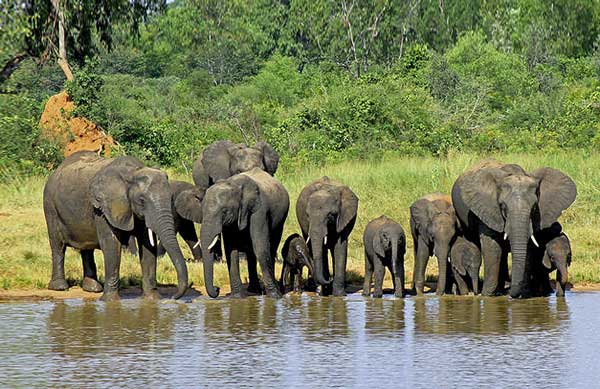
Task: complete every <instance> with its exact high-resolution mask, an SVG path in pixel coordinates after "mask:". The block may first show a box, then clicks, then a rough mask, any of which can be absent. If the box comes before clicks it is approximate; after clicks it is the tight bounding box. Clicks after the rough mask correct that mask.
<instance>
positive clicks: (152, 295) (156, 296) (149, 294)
mask: <svg viewBox="0 0 600 389" xmlns="http://www.w3.org/2000/svg"><path fill="white" fill-rule="evenodd" d="M144 298H145V299H146V300H154V301H156V300H160V298H161V296H160V293H158V290H156V289H151V290H148V291H144Z"/></svg>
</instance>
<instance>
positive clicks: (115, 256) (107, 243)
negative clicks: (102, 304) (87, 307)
mask: <svg viewBox="0 0 600 389" xmlns="http://www.w3.org/2000/svg"><path fill="white" fill-rule="evenodd" d="M95 222H96V231H97V232H98V240H99V241H100V249H101V250H102V254H103V255H104V293H103V294H102V297H101V299H102V300H103V301H110V300H118V299H119V271H120V267H121V239H119V238H120V237H119V236H117V235H116V234H118V232H116V231H114V230H113V229H112V227H111V226H110V225H109V224H108V222H107V221H106V219H105V218H104V216H95Z"/></svg>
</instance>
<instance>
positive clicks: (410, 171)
mask: <svg viewBox="0 0 600 389" xmlns="http://www.w3.org/2000/svg"><path fill="white" fill-rule="evenodd" d="M481 158H482V157H481V156H479V155H472V154H451V155H450V156H448V157H447V158H444V159H439V158H433V157H407V158H403V157H389V158H386V159H385V160H384V161H382V162H365V161H350V162H344V163H340V164H336V165H330V166H324V167H307V168H300V169H294V170H292V169H291V168H290V167H289V165H288V167H287V169H286V165H285V161H284V162H283V166H282V169H281V172H280V173H279V174H278V177H279V179H280V180H281V181H282V182H283V183H284V185H285V186H286V188H287V189H288V191H289V193H290V198H291V200H292V203H291V207H290V214H289V217H288V221H287V224H286V231H285V235H284V238H285V236H287V235H288V234H290V233H293V232H299V228H298V224H297V221H296V215H295V201H296V198H297V197H298V194H299V193H300V191H301V190H302V188H303V187H304V186H305V185H306V184H308V183H309V182H311V181H312V180H314V179H316V178H319V177H321V176H323V175H328V176H330V177H331V178H333V179H336V180H339V181H341V182H344V183H346V184H347V185H349V186H350V187H351V188H352V189H353V190H354V191H355V192H356V194H357V195H358V197H359V198H360V203H359V216H358V220H357V223H356V227H355V229H354V232H353V233H352V235H351V242H350V250H349V261H348V269H347V270H348V272H349V280H350V281H351V282H353V283H355V284H357V285H358V284H360V281H361V280H362V274H363V272H364V270H363V267H364V260H363V251H362V242H361V241H362V232H363V230H364V227H365V226H366V224H367V223H368V222H369V221H370V220H371V219H373V218H375V217H377V216H379V215H381V214H386V215H388V216H390V217H392V218H394V219H396V220H397V221H399V222H400V224H402V226H403V227H404V228H405V231H406V233H407V235H408V236H409V238H408V247H407V255H406V258H405V263H406V270H407V274H406V276H407V280H410V279H411V278H412V266H413V254H412V247H413V246H412V239H411V238H410V232H409V227H408V226H409V224H408V221H409V211H408V207H409V206H410V204H411V203H412V202H413V201H414V200H416V199H417V198H419V197H420V196H422V195H424V194H427V193H431V192H436V191H441V192H446V193H449V191H450V188H451V187H452V184H453V182H454V180H455V179H456V177H458V175H459V174H460V173H461V172H462V171H464V170H465V169H466V168H468V167H469V166H471V165H473V164H474V163H476V162H477V161H479V160H480V159H481ZM496 158H498V159H500V160H502V161H505V162H515V163H519V164H521V165H522V166H523V167H524V168H525V169H527V170H533V169H534V168H537V167H540V166H552V167H556V168H559V169H561V170H563V171H564V172H566V173H567V174H569V175H570V176H571V177H572V178H573V179H574V180H575V182H576V183H577V187H578V192H579V194H578V197H577V201H576V202H575V204H573V206H572V207H571V208H569V209H568V210H567V211H566V212H565V213H564V214H563V216H562V217H561V221H562V223H563V225H564V227H565V231H566V233H567V234H568V235H569V236H570V238H571V241H572V246H573V264H572V267H571V270H570V276H571V281H572V282H573V283H576V284H585V283H598V282H600V266H599V264H600V261H599V259H600V236H599V235H598V229H599V227H600V155H597V154H592V155H589V154H587V153H579V152H557V153H538V154H530V155H524V154H503V155H498V156H496ZM171 177H173V178H179V179H187V180H189V179H190V178H189V177H185V176H182V175H180V174H176V173H171ZM44 183H45V177H31V178H22V179H20V178H15V179H14V181H13V182H11V183H10V184H7V185H2V186H0V247H2V249H0V289H26V288H45V287H46V285H47V283H48V280H49V278H50V271H51V259H50V249H49V245H48V239H47V235H46V225H45V221H44V215H43V211H42V189H43V186H44ZM182 248H183V250H184V254H185V255H186V256H187V257H189V256H190V254H189V252H188V250H187V247H184V246H182ZM101 258H102V255H101V253H100V252H99V251H97V252H96V262H97V263H98V265H99V270H100V274H103V269H102V260H101ZM65 268H66V273H67V278H68V279H69V280H70V282H72V283H73V284H75V283H78V282H80V280H81V275H82V270H81V261H80V258H79V255H78V253H77V252H75V251H74V250H70V249H69V250H67V258H66V264H65ZM242 268H243V269H244V271H245V266H242ZM189 270H190V279H191V281H193V283H194V285H196V286H201V285H204V281H203V277H202V265H201V264H189ZM436 272H437V269H436V267H435V261H430V265H429V268H428V274H430V275H431V276H433V275H434V274H436ZM277 276H278V277H279V266H278V270H277ZM121 277H122V285H124V286H128V285H132V284H139V282H140V266H139V262H138V261H137V258H136V257H133V256H130V255H127V254H125V256H124V260H123V263H122V266H121ZM158 277H159V282H161V283H175V280H176V277H175V271H174V269H173V267H172V265H171V263H170V261H168V260H165V259H161V260H160V261H159V268H158ZM243 277H244V276H243ZM215 279H216V283H217V284H218V285H225V284H227V283H228V277H227V269H226V266H225V264H219V265H218V266H217V267H216V277H215ZM386 279H389V275H386Z"/></svg>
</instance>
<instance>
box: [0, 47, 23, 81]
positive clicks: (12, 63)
mask: <svg viewBox="0 0 600 389" xmlns="http://www.w3.org/2000/svg"><path fill="white" fill-rule="evenodd" d="M25 58H27V53H19V54H17V55H15V56H14V57H12V58H11V59H10V60H8V62H6V64H5V65H4V67H3V68H2V71H1V72H0V85H2V84H3V83H4V82H5V81H6V80H8V79H9V78H10V76H11V74H13V72H14V71H15V70H17V69H18V68H19V65H20V64H21V62H23V60H24V59H25Z"/></svg>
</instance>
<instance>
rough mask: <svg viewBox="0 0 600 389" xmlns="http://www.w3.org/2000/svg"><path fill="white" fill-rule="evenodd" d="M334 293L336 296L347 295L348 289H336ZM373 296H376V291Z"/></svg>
mask: <svg viewBox="0 0 600 389" xmlns="http://www.w3.org/2000/svg"><path fill="white" fill-rule="evenodd" d="M333 295H334V296H345V295H346V290H344V289H334V290H333ZM373 297H375V293H373Z"/></svg>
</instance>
